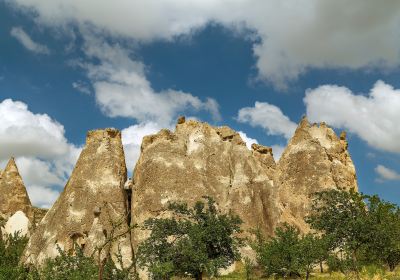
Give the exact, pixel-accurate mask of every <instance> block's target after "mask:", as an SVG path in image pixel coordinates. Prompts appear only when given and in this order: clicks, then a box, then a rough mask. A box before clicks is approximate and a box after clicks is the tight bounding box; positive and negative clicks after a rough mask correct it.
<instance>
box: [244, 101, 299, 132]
mask: <svg viewBox="0 0 400 280" xmlns="http://www.w3.org/2000/svg"><path fill="white" fill-rule="evenodd" d="M237 120H238V121H239V122H242V123H248V124H250V125H251V126H253V127H256V126H259V127H262V128H264V130H265V131H266V132H267V134H268V135H280V136H283V137H285V138H286V139H289V138H290V137H292V135H293V133H294V131H295V130H296V127H297V125H296V124H295V123H294V122H292V121H291V120H290V119H289V118H288V117H287V116H286V115H285V114H283V113H282V111H281V109H280V108H279V107H277V106H275V105H271V104H269V103H267V102H256V103H255V105H254V107H245V108H242V109H240V110H239V112H238V117H237Z"/></svg>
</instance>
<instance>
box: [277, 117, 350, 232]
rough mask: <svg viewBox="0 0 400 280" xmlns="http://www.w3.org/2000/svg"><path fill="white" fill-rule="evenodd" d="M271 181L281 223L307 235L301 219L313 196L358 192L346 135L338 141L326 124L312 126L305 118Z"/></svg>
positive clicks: (343, 134) (342, 135) (338, 138)
mask: <svg viewBox="0 0 400 280" xmlns="http://www.w3.org/2000/svg"><path fill="white" fill-rule="evenodd" d="M274 181H275V185H276V186H277V188H278V189H279V201H280V211H281V213H282V215H281V217H280V222H289V223H291V224H294V225H296V226H298V227H299V228H300V229H301V230H303V231H307V229H308V227H307V225H306V224H305V223H304V217H305V216H306V214H307V213H308V210H309V208H310V203H311V195H312V194H313V193H314V192H317V191H322V190H324V189H332V188H344V189H350V188H354V189H357V179H356V171H355V168H354V165H353V162H352V160H351V158H350V155H349V152H348V151H347V141H346V135H345V133H342V134H341V136H340V137H337V136H336V134H335V132H334V131H333V130H332V129H331V128H329V127H328V126H326V124H325V123H321V124H319V125H318V124H313V125H311V124H310V123H309V122H308V120H307V118H305V117H304V118H303V119H302V121H301V122H300V124H299V126H298V127H297V129H296V131H295V133H294V135H293V137H292V139H291V140H290V141H289V144H288V146H287V147H286V149H285V151H284V152H283V154H282V157H281V158H280V160H279V162H278V164H277V166H276V170H275V178H274Z"/></svg>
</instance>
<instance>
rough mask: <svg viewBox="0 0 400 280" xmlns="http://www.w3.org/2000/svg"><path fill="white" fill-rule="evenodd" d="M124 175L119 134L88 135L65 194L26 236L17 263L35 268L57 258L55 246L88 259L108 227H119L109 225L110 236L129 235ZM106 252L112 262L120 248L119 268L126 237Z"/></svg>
mask: <svg viewBox="0 0 400 280" xmlns="http://www.w3.org/2000/svg"><path fill="white" fill-rule="evenodd" d="M126 176H127V175H126V165H125V158H124V151H123V147H122V143H121V133H120V132H119V131H118V130H115V129H105V130H94V131H89V132H88V135H87V138H86V146H85V148H84V149H83V151H82V153H81V155H80V157H79V159H78V162H77V164H76V166H75V168H74V170H73V172H72V175H71V177H70V179H69V180H68V182H67V184H66V186H65V188H64V191H63V192H62V193H61V195H60V197H59V198H58V199H57V201H56V202H55V204H54V205H53V207H52V208H51V209H50V210H49V211H48V212H47V213H46V215H45V217H44V218H43V220H42V221H41V222H40V224H39V225H38V227H37V229H36V230H35V231H34V233H33V234H32V235H31V238H30V240H29V242H28V245H27V247H26V249H25V251H24V255H23V258H22V261H23V262H24V263H27V264H28V263H32V264H35V265H40V264H41V263H42V262H43V261H44V260H45V259H46V258H53V257H55V256H57V255H58V250H57V246H59V247H60V248H61V249H63V250H65V251H69V252H71V251H72V252H73V247H74V246H76V245H74V244H77V245H78V246H81V247H82V248H83V252H84V254H85V255H91V254H92V253H93V252H94V250H96V248H97V247H99V246H102V245H103V244H104V243H105V240H106V237H110V233H111V232H112V231H113V224H114V225H116V224H118V225H119V226H118V227H115V226H114V229H115V230H114V231H115V232H114V237H115V236H117V235H120V234H122V233H124V232H126V231H128V229H129V228H128V223H129V222H128V218H127V217H128V213H127V199H126V195H125V191H124V189H123V187H124V183H125V181H126ZM107 249H110V251H111V255H112V257H113V259H114V260H116V258H115V254H117V253H118V250H120V252H121V254H122V256H123V261H124V264H125V265H128V264H130V261H131V257H132V248H131V244H130V235H129V234H127V235H125V236H123V237H121V238H119V239H118V240H116V241H115V242H113V243H112V246H111V247H106V250H107ZM106 250H105V251H104V253H106ZM95 256H96V255H95ZM101 257H102V258H103V257H104V255H103V254H102V256H101Z"/></svg>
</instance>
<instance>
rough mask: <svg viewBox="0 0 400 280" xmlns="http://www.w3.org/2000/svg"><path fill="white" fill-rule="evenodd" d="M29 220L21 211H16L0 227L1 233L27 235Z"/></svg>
mask: <svg viewBox="0 0 400 280" xmlns="http://www.w3.org/2000/svg"><path fill="white" fill-rule="evenodd" d="M29 228H30V221H29V219H28V217H27V216H26V215H25V213H24V212H22V211H17V212H15V213H14V215H12V216H11V217H10V218H9V219H8V221H7V223H6V224H5V226H4V229H2V231H1V232H2V233H3V235H10V234H11V235H14V234H16V233H18V234H19V236H29Z"/></svg>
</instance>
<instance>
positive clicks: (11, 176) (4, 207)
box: [0, 158, 33, 219]
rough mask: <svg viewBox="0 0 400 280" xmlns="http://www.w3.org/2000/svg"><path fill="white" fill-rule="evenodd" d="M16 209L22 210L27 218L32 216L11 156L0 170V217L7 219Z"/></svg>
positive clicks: (23, 186) (25, 193)
mask: <svg viewBox="0 0 400 280" xmlns="http://www.w3.org/2000/svg"><path fill="white" fill-rule="evenodd" d="M17 211H22V212H23V213H25V215H26V216H27V217H29V218H32V216H33V211H32V204H31V201H30V200H29V196H28V193H27V191H26V188H25V185H24V182H23V181H22V178H21V176H20V174H19V172H18V167H17V165H16V164H15V160H14V158H11V159H10V160H9V161H8V163H7V166H6V168H5V169H4V170H3V171H2V172H0V217H2V218H4V219H8V218H10V217H11V216H12V215H13V214H14V213H16V212H17Z"/></svg>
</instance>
